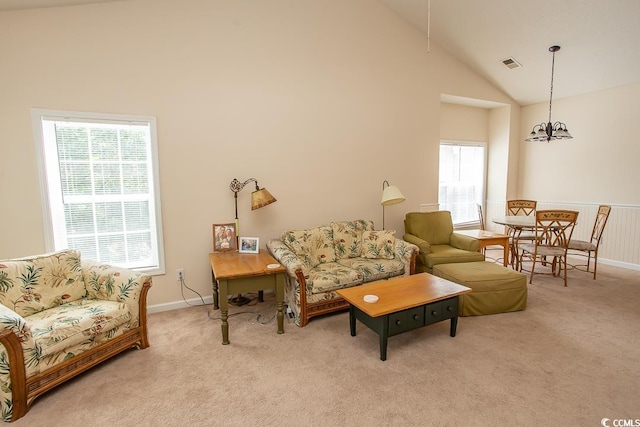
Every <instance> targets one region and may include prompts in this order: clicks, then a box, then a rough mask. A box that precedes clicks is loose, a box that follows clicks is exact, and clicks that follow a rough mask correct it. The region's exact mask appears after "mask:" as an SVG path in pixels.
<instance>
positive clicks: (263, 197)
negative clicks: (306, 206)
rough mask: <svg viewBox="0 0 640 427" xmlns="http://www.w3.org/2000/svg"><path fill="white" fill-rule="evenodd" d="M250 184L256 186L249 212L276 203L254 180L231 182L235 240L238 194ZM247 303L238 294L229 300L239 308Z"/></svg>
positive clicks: (237, 227) (245, 299) (237, 225)
mask: <svg viewBox="0 0 640 427" xmlns="http://www.w3.org/2000/svg"><path fill="white" fill-rule="evenodd" d="M250 182H255V184H256V190H255V191H254V192H252V193H251V210H252V211H254V210H256V209H260V208H262V207H265V206H267V205H270V204H271V203H273V202H275V201H276V198H275V197H273V196H272V195H271V193H269V191H268V190H267V189H266V188H262V189H261V188H260V187H259V186H258V181H257V180H256V179H255V178H249V179H247V180H246V181H244V182H240V181H238V180H237V179H234V180H233V181H231V183H230V184H229V188H230V189H231V191H233V200H234V204H235V208H236V239H238V236H240V232H239V230H240V228H239V223H238V193H239V192H240V191H242V189H243V188H244V187H245V186H246V185H247V184H249V183H250ZM236 247H238V241H237V240H236ZM249 301H250V300H249V298H246V297H243V296H242V295H240V294H238V295H237V296H235V297H233V298H231V299H230V300H229V304H233V305H238V306H240V305H245V304H247V303H248V302H249Z"/></svg>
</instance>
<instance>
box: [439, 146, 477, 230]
mask: <svg viewBox="0 0 640 427" xmlns="http://www.w3.org/2000/svg"><path fill="white" fill-rule="evenodd" d="M484 165H485V147H484V146H478V145H464V144H441V145H440V179H439V191H438V203H439V204H440V209H441V210H447V211H450V212H451V217H452V219H453V223H454V224H463V223H477V222H478V221H479V218H478V208H477V204H481V203H482V199H483V198H484V182H485V167H484Z"/></svg>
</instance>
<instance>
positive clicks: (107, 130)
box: [33, 110, 164, 273]
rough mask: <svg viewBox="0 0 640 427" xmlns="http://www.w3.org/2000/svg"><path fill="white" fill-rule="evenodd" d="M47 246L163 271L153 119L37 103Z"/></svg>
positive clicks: (119, 263) (133, 266)
mask: <svg viewBox="0 0 640 427" xmlns="http://www.w3.org/2000/svg"><path fill="white" fill-rule="evenodd" d="M33 116H34V126H35V130H36V144H37V148H38V153H39V158H40V160H41V161H40V164H41V168H40V170H41V176H42V188H43V200H44V202H43V206H44V211H45V215H44V216H45V230H46V237H47V238H46V241H47V250H50V251H55V250H60V249H64V248H71V249H76V250H79V251H80V252H81V253H82V257H83V258H86V259H92V260H97V261H101V262H105V263H109V264H114V265H119V266H123V267H128V268H133V269H137V270H143V271H147V272H149V273H163V272H164V265H163V263H164V262H163V251H162V235H161V220H160V218H161V215H160V200H159V188H158V176H157V171H158V166H157V148H156V147H157V144H156V140H155V119H154V118H152V117H132V116H120V115H104V114H95V113H72V112H56V111H43V110H34V111H33Z"/></svg>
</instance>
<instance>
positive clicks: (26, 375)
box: [0, 250, 151, 422]
mask: <svg viewBox="0 0 640 427" xmlns="http://www.w3.org/2000/svg"><path fill="white" fill-rule="evenodd" d="M150 287H151V278H150V276H147V275H142V274H139V273H136V272H134V271H131V270H127V269H123V268H118V267H113V266H109V265H105V264H99V263H96V262H91V261H85V260H82V261H81V259H80V253H79V252H77V251H73V250H66V251H61V252H57V253H53V254H46V255H39V256H34V257H29V258H23V259H19V260H4V261H0V416H1V417H2V420H3V421H6V422H11V421H15V420H17V419H19V418H21V417H22V416H24V415H25V414H26V413H27V411H28V410H29V406H30V405H31V403H32V401H33V399H35V398H36V397H38V396H39V395H40V394H42V393H44V392H46V391H48V390H50V389H51V388H53V387H55V386H57V385H59V384H61V383H63V382H64V381H66V380H68V379H70V378H72V377H74V376H76V375H77V374H79V373H81V372H83V371H85V370H87V369H89V368H91V367H93V366H95V365H97V364H98V363H100V362H102V361H104V360H106V359H108V358H109V357H111V356H114V355H116V354H118V353H120V352H121V351H123V350H126V349H128V348H131V347H140V348H146V347H148V346H149V342H148V338H147V325H146V299H147V292H148V290H149V288H150Z"/></svg>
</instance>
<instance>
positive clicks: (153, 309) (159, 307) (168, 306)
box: [147, 296, 213, 314]
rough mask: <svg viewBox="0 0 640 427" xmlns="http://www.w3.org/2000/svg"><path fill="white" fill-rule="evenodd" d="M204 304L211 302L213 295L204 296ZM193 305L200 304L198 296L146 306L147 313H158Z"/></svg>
mask: <svg viewBox="0 0 640 427" xmlns="http://www.w3.org/2000/svg"><path fill="white" fill-rule="evenodd" d="M203 299H204V302H205V304H213V296H208V297H204V298H203ZM195 305H202V300H201V299H200V298H193V299H190V300H186V301H185V300H182V301H174V302H168V303H164V304H155V305H149V306H147V313H149V314H152V313H160V312H163V311H171V310H178V309H180V308H187V307H193V306H195Z"/></svg>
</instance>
